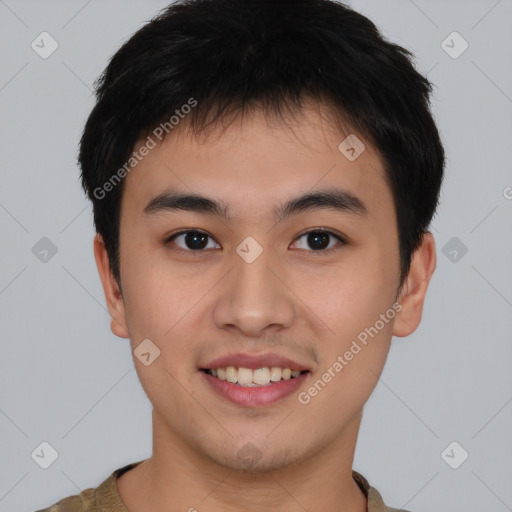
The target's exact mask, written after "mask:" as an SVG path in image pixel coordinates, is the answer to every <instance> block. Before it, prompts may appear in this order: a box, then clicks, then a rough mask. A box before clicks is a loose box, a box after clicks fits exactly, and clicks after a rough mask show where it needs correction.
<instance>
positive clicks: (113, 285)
mask: <svg viewBox="0 0 512 512" xmlns="http://www.w3.org/2000/svg"><path fill="white" fill-rule="evenodd" d="M94 258H95V260H96V266H97V267H98V273H99V275H100V279H101V284H102V285H103V291H104V292H105V299H106V301H107V307H108V311H109V313H110V316H111V318H112V320H111V322H110V329H111V330H112V332H113V333H114V334H115V335H116V336H119V337H120V338H129V332H128V326H127V322H126V311H125V305H124V299H123V296H122V295H121V292H120V291H119V286H118V284H117V282H116V280H115V278H114V275H113V274H112V271H111V269H110V261H109V259H108V253H107V249H106V247H105V243H104V242H103V237H102V236H101V235H100V234H99V233H96V236H95V237H94Z"/></svg>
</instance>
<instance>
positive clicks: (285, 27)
mask: <svg viewBox="0 0 512 512" xmlns="http://www.w3.org/2000/svg"><path fill="white" fill-rule="evenodd" d="M413 59H414V55H413V54H412V53H411V52H410V51H409V50H407V49H405V48H403V47H401V46H399V45H397V44H394V43H391V42H390V41H388V40H386V39H385V38H384V37H383V36H382V35H381V33H380V32H379V30H378V29H377V27H376V26H375V25H374V24H373V23H372V22H371V21H370V20H369V19H368V18H366V17H365V16H363V15H362V14H360V13H358V12H356V11H354V10H353V9H351V8H350V7H348V6H347V5H344V4H342V3H339V2H335V1H332V0H293V1H290V0H288V1H286V0H272V1H267V0H178V1H176V2H174V3H172V4H170V5H169V6H168V7H166V8H165V9H163V10H161V11H160V12H159V13H158V14H157V15H156V16H155V17H154V18H153V19H152V20H151V21H149V22H148V23H146V24H145V25H144V26H143V27H142V28H141V29H139V30H138V31H137V32H136V33H135V34H133V36H132V37H131V38H130V39H128V40H127V41H126V42H125V43H124V44H123V45H122V47H121V48H120V49H119V50H118V51H117V52H116V53H115V54H114V55H113V57H112V58H111V59H110V61H109V63H108V66H107V67H106V68H105V70H104V71H103V73H102V74H101V75H100V77H99V78H98V79H97V80H96V82H95V92H96V99H97V101H96V105H95V106H94V108H93V110H92V112H91V114H90V116H89V118H88V120H87V122H86V125H85V128H84V132H83V135H82V138H81V141H80V151H79V156H78V163H79V165H80V167H81V170H82V174H81V179H82V186H83V188H84V190H85V191H86V193H87V194H88V197H89V198H90V199H91V201H92V203H93V209H94V224H95V228H96V231H97V232H98V233H100V234H101V235H102V237H103V240H104V242H105V246H106V249H107V252H108V254H109V261H110V266H111V269H112V273H113V275H114V277H115V278H116V280H117V282H118V284H121V283H120V267H119V226H120V205H121V198H122V190H123V182H124V180H122V179H121V178H122V177H124V176H125V175H126V172H128V171H129V170H130V168H131V167H133V166H134V165H136V161H135V160H133V157H132V160H133V161H132V163H131V165H130V166H127V162H128V161H130V156H131V155H132V153H133V150H134V146H135V143H136V142H137V141H138V140H139V139H140V137H141V136H143V135H145V134H148V133H149V132H150V131H151V130H154V129H155V127H158V126H164V127H165V132H166V133H170V132H171V129H172V126H171V125H172V124H173V122H172V121H170V120H171V118H172V117H175V118H177V117H176V115H177V114H179V113H180V112H182V110H181V109H182V108H184V107H183V106H184V105H192V104H193V105H194V107H193V108H190V107H188V110H186V111H185V110H183V112H188V113H187V115H186V116H183V115H180V116H179V117H180V118H183V117H184V118H185V119H184V121H185V123H184V122H183V121H181V122H180V129H181V127H182V125H183V124H185V125H186V126H188V128H189V130H191V132H192V133H194V134H198V133H205V132H206V131H207V129H208V128H212V127H214V126H216V125H217V122H218V121H220V120H222V121H224V120H225V119H227V118H228V117H229V116H230V115H237V114H240V113H241V114H244V113H245V112H247V111H249V110H252V109H254V108H257V109H261V110H263V111H264V112H265V113H266V115H267V116H270V115H275V114H280V115H282V113H283V112H284V111H285V110H287V111H288V112H300V111H301V109H302V107H303V104H304V103H303V102H304V100H305V99H306V98H314V99H315V100H318V101H319V102H323V103H325V104H328V105H329V106H330V107H332V112H333V113H334V114H335V115H336V116H337V117H339V119H340V120H342V121H343V122H344V123H347V124H341V125H340V126H350V127H351V129H352V131H353V133H357V134H360V135H362V136H363V137H366V139H367V140H368V141H369V142H370V143H371V144H373V145H374V147H375V148H376V149H377V150H378V152H379V154H380V156H381V157H382V159H383V162H384V164H385V170H386V177H387V180H388V184H389V186H390V189H391V191H392V194H393V199H394V203H395V211H396V218H397V226H398V233H399V250H400V287H401V286H402V285H403V282H404V280H405V277H406V276H407V274H408V272H409V268H410V262H411V257H412V254H413V253H414V251H415V250H416V249H417V248H418V247H419V245H420V243H421V241H422V237H423V235H424V234H425V233H426V232H428V226H429V224H430V222H431V220H432V217H433V215H434V213H435V211H436V208H437V206H438V202H439V194H440V188H441V183H442V180H443V173H444V165H445V155H444V149H443V145H442V143H441V140H440V136H439V133H438V130H437V127H436V124H435V122H434V119H433V116H432V113H431V111H430V95H431V93H432V89H433V85H432V84H431V83H430V81H429V80H428V79H427V78H426V77H425V76H423V75H422V74H420V73H419V72H418V71H417V70H416V69H415V66H414V63H413ZM191 102H194V103H191ZM162 123H163V124H162ZM161 131H162V129H160V132H161ZM164 136H165V134H164ZM340 142H341V139H340ZM123 168H124V169H125V171H124V172H123V171H122V169H123ZM113 180H117V181H113ZM117 182H119V184H117ZM106 185H107V186H106ZM116 185H117V186H116ZM107 192H108V193H107Z"/></svg>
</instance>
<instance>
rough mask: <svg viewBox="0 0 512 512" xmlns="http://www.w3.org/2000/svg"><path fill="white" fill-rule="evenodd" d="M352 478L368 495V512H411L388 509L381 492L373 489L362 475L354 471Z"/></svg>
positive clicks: (400, 509) (408, 511)
mask: <svg viewBox="0 0 512 512" xmlns="http://www.w3.org/2000/svg"><path fill="white" fill-rule="evenodd" d="M352 477H353V479H354V480H355V481H356V483H357V484H358V485H359V487H360V488H361V490H362V491H363V492H364V494H365V495H366V498H367V500H368V512H411V511H410V510H405V509H402V508H393V507H388V506H387V505H386V504H385V503H384V500H383V499H382V496H381V494H380V493H379V491H378V490H377V489H375V487H372V486H371V485H370V483H369V482H368V480H367V479H366V478H365V477H364V476H363V475H361V473H358V472H357V471H352Z"/></svg>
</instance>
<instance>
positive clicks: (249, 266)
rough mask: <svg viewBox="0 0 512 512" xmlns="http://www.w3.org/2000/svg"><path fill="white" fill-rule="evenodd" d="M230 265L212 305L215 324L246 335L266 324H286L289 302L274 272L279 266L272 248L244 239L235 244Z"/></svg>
mask: <svg viewBox="0 0 512 512" xmlns="http://www.w3.org/2000/svg"><path fill="white" fill-rule="evenodd" d="M249 238H250V237H249ZM232 265H233V267H232V272H229V274H228V276H227V279H228V281H227V284H226V286H225V287H223V290H222V293H221V296H220V297H219V299H218V303H217V304H216V308H215V314H214V317H215V322H216V323H217V325H218V327H222V326H226V325H234V326H236V327H238V328H239V329H240V330H242V331H244V333H245V334H246V335H248V336H259V335H261V331H262V330H264V329H267V328H268V327H269V326H273V327H274V328H276V327H277V326H279V327H283V326H288V325H289V324H290V323H291V321H292V319H293V304H292V303H291V301H290V295H289V294H288V293H287V292H286V290H287V288H286V286H285V285H284V284H283V283H282V281H281V280H280V279H278V278H277V277H276V275H275V274H279V270H278V268H277V267H276V259H275V258H274V255H273V252H272V250H271V249H268V248H263V247H262V246H260V245H259V244H258V245H256V243H255V240H254V239H252V240H247V239H246V240H245V241H244V242H242V243H241V244H240V245H239V246H238V247H237V254H234V255H233V261H232Z"/></svg>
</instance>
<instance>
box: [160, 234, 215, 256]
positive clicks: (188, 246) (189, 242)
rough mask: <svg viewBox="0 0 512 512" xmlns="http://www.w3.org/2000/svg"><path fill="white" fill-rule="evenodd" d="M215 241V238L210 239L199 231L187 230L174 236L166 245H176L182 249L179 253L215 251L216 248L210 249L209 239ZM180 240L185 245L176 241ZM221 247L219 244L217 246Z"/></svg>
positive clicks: (168, 239) (166, 241)
mask: <svg viewBox="0 0 512 512" xmlns="http://www.w3.org/2000/svg"><path fill="white" fill-rule="evenodd" d="M209 238H210V239H211V240H212V241H213V238H211V237H210V235H208V234H207V233H205V232H203V231H198V230H185V231H180V232H179V233H176V234H174V235H172V236H171V237H169V238H167V239H166V240H165V243H166V244H168V243H170V242H174V243H176V245H177V246H178V247H180V249H178V251H179V252H192V253H194V252H201V251H202V250H203V249H215V247H211V246H210V247H208V242H207V240H208V239H209ZM177 240H180V242H181V243H182V244H184V246H183V245H180V244H179V243H177V242H176V241H177ZM215 243H216V242H215ZM217 245H219V244H217Z"/></svg>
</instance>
